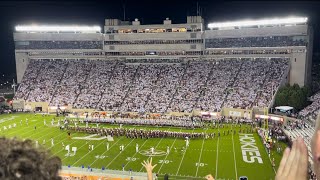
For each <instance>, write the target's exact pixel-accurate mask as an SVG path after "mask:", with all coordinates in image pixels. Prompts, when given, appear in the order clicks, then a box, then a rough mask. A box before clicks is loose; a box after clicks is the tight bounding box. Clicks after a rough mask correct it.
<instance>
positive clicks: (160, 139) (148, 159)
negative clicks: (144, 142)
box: [139, 128, 171, 172]
mask: <svg viewBox="0 0 320 180" xmlns="http://www.w3.org/2000/svg"><path fill="white" fill-rule="evenodd" d="M169 129H171V128H169ZM169 129H168V130H169ZM162 140H163V137H162V138H161V139H160V141H159V142H158V144H157V145H156V147H155V149H157V147H158V146H159V144H160V143H161V141H162ZM149 159H150V157H148V159H147V160H148V161H149ZM143 168H144V167H143V166H142V167H141V169H140V171H139V172H141V171H142V169H143Z"/></svg>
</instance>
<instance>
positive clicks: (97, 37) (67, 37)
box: [13, 32, 103, 41]
mask: <svg viewBox="0 0 320 180" xmlns="http://www.w3.org/2000/svg"><path fill="white" fill-rule="evenodd" d="M13 39H14V41H101V40H102V39H103V34H101V33H90V34H89V33H88V34H80V33H79V34H75V33H24V32H19V33H13Z"/></svg>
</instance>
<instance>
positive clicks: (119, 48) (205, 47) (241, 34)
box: [14, 16, 313, 86]
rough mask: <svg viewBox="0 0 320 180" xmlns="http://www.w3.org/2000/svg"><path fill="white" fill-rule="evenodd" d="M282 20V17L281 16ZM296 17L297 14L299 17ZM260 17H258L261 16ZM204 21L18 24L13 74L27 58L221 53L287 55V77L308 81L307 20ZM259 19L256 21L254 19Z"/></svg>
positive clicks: (23, 67) (210, 55) (309, 38)
mask: <svg viewBox="0 0 320 180" xmlns="http://www.w3.org/2000/svg"><path fill="white" fill-rule="evenodd" d="M284 20H285V19H284ZM298 20H299V19H298ZM260 22H261V21H260ZM239 23H240V24H237V22H229V23H227V24H224V25H223V27H219V26H220V25H221V23H220V25H219V23H213V24H211V26H210V24H209V27H210V30H205V25H204V20H203V18H202V17H200V16H188V17H187V23H185V24H173V23H172V21H171V20H169V18H166V19H165V20H164V21H163V24H153V25H142V24H140V21H139V20H138V19H135V20H134V21H132V22H128V21H121V20H118V19H106V20H105V26H104V32H103V33H101V32H100V31H99V28H98V29H92V30H88V29H86V30H87V31H83V29H81V30H77V29H76V28H72V29H71V30H70V29H61V30H59V29H57V28H56V29H53V30H50V29H45V28H43V29H41V28H40V27H38V29H37V26H35V27H33V28H32V26H31V27H29V29H28V28H23V27H22V28H20V29H19V28H17V31H16V32H14V41H15V57H16V69H17V80H18V83H20V82H21V80H22V77H23V75H24V72H25V70H26V68H27V66H28V64H29V61H30V59H110V58H120V59H150V58H151V59H179V58H191V59H192V58H200V59H225V58H279V57H280V58H289V59H290V62H291V64H290V72H289V75H288V82H290V84H294V83H297V84H299V85H300V86H304V85H308V84H309V83H310V78H311V64H312V49H313V31H312V28H311V26H309V25H308V24H307V21H306V20H305V21H304V20H302V21H293V22H289V21H288V20H287V21H285V22H281V21H279V22H276V23H275V24H266V25H264V24H261V25H260V24H259V23H257V22H256V23H255V22H253V23H252V24H250V25H248V26H244V22H239ZM257 24H258V25H257Z"/></svg>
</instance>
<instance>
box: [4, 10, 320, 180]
mask: <svg viewBox="0 0 320 180" xmlns="http://www.w3.org/2000/svg"><path fill="white" fill-rule="evenodd" d="M185 19H186V21H185V22H184V23H175V22H174V21H173V20H171V19H170V18H165V19H163V21H162V23H159V24H143V23H142V22H141V21H140V20H139V19H138V18H135V19H134V20H133V21H124V20H120V19H105V21H104V26H103V27H101V26H99V25H87V24H78V25H59V24H51V25H50V24H49V25H48V24H16V25H15V29H14V32H12V33H13V41H14V48H15V51H14V53H15V63H16V67H15V68H16V80H17V84H15V83H14V84H13V86H12V87H13V88H14V89H15V93H14V97H13V99H12V101H10V107H11V108H10V109H9V110H5V111H2V113H3V114H1V115H0V136H1V137H5V138H6V139H9V140H10V141H14V142H12V143H17V142H23V143H25V144H27V145H30V147H28V146H26V145H25V144H24V145H23V146H26V147H28V148H34V149H36V150H39V151H40V150H43V151H49V153H50V157H58V158H59V159H60V161H61V164H62V167H61V169H59V176H60V177H61V178H62V179H64V180H73V179H96V180H98V179H114V180H116V179H117V180H118V179H119V180H120V179H126V180H131V179H134V180H136V179H137V180H138V179H139V180H140V179H141V180H142V179H150V176H149V175H150V174H151V179H177V180H198V179H199V180H200V179H205V177H206V176H207V175H210V174H211V175H212V176H213V177H214V179H216V180H217V179H218V180H219V179H221V180H222V179H223V180H238V179H240V180H247V179H249V180H270V179H285V178H275V177H276V175H277V171H278V169H281V167H282V166H281V163H282V161H281V159H282V157H284V158H285V155H283V154H286V152H285V149H286V148H287V147H292V148H291V149H294V148H296V147H298V145H296V143H293V142H296V141H295V140H296V139H298V140H297V142H299V141H300V140H299V138H298V137H302V138H303V140H304V143H301V144H305V145H306V148H305V149H306V153H305V154H306V168H307V170H306V172H307V176H308V179H316V177H315V173H314V172H315V170H314V169H315V166H316V165H314V161H313V159H314V155H313V152H312V150H313V149H312V148H313V146H312V143H313V141H312V137H313V135H314V133H315V131H316V129H317V127H316V118H317V114H318V113H319V111H320V105H319V102H320V98H319V97H320V92H318V93H315V94H313V95H312V96H311V97H309V100H310V101H311V102H312V103H309V104H308V105H306V106H305V107H303V108H301V110H299V111H295V110H294V108H293V107H291V106H278V99H277V98H278V96H277V95H278V94H281V92H282V90H283V89H284V88H286V87H289V86H293V87H295V86H298V87H306V86H310V84H311V81H312V77H311V76H312V73H311V71H312V57H313V38H314V37H313V27H312V26H311V25H310V24H309V20H308V17H303V16H291V15H288V16H283V17H265V18H258V19H242V20H241V19H237V18H236V17H235V18H234V20H233V21H216V22H205V20H204V18H203V17H202V16H201V14H200V13H198V14H197V15H196V16H186V18H185ZM1 86H2V85H1ZM3 101H5V100H3ZM1 102H2V100H1ZM1 141H2V140H1ZM15 141H17V142H15ZM1 143H2V142H0V144H1ZM4 146H6V145H4ZM4 146H3V147H4ZM8 147H9V145H8ZM28 148H24V149H28ZM302 149H303V148H302ZM13 152H14V154H13V155H1V153H0V156H1V157H4V156H5V157H8V158H13V157H17V156H19V155H16V153H18V154H19V153H20V154H21V152H20V150H17V149H15V150H13ZM291 152H294V150H291ZM29 153H30V152H29ZM297 153H298V152H297ZM301 154H303V153H301ZM42 155H43V154H42ZM42 155H39V156H38V157H39V159H40V158H41V157H42ZM290 155H291V154H290ZM301 156H302V155H301ZM290 158H291V156H289V159H290ZM34 159H35V160H36V159H37V156H35V157H34ZM40 161H41V160H40ZM288 161H289V160H288ZM16 162H17V163H21V164H22V165H21V164H20V165H16V166H19V167H20V166H26V167H27V165H25V164H24V160H23V159H22V160H21V161H18V160H16ZM149 162H150V164H151V165H150V164H148V163H149ZM280 162H281V163H280ZM297 163H298V161H297ZM149 165H150V166H151V170H150V169H148V168H150V166H149ZM10 167H11V166H10ZM19 167H18V169H19ZM279 167H280V168H279ZM20 168H21V167H20ZM43 168H44V169H45V167H43ZM48 168H49V169H50V168H54V166H48ZM292 168H293V167H292ZM9 169H10V168H9ZM27 169H28V168H27ZM301 169H303V168H302V166H301ZM11 171H12V168H11ZM11 171H10V172H11ZM21 171H23V172H24V170H21V169H20V171H18V172H19V173H18V174H17V173H16V174H15V176H16V177H17V178H18V179H19V177H21V174H23V173H21ZM42 171H44V170H42ZM279 171H280V170H279ZM3 172H4V173H3ZM3 172H2V170H1V171H0V179H1V177H5V174H6V173H5V171H3ZM4 179H5V178H4ZM22 179H28V178H26V177H23V178H22ZM31 179H32V178H31ZM34 179H37V178H35V177H34ZM49 179H50V178H49ZM52 179H53V178H52ZM207 179H210V177H207ZM288 179H290V178H288Z"/></svg>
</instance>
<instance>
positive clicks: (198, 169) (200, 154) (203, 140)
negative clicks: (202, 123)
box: [195, 130, 207, 177]
mask: <svg viewBox="0 0 320 180" xmlns="http://www.w3.org/2000/svg"><path fill="white" fill-rule="evenodd" d="M206 132H207V130H206V131H205V132H204V133H206ZM204 141H205V138H203V140H202V146H201V151H200V156H199V160H198V166H197V171H196V176H195V177H197V176H198V171H199V167H200V166H199V164H200V161H201V156H202V151H203V145H204Z"/></svg>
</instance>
